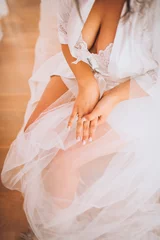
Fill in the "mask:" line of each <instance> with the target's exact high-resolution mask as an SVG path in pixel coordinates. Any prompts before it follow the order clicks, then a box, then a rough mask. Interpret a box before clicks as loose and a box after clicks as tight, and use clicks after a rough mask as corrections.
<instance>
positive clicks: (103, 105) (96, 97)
mask: <svg viewBox="0 0 160 240" xmlns="http://www.w3.org/2000/svg"><path fill="white" fill-rule="evenodd" d="M117 102H118V101H117V97H115V96H113V94H112V91H110V90H109V91H107V92H105V93H104V94H103V96H102V98H101V99H100V91H99V86H98V83H97V81H95V82H92V83H91V84H89V85H88V86H85V87H79V93H78V96H77V98H76V100H75V103H74V107H73V111H72V114H71V116H70V119H69V122H68V128H69V129H70V128H71V127H72V125H73V121H74V120H75V118H76V117H77V125H76V139H77V141H78V142H79V141H82V142H83V145H85V144H86V143H87V141H89V142H91V141H92V140H93V139H94V135H95V131H96V128H97V126H98V125H100V124H102V123H104V122H105V121H106V119H107V116H108V115H109V113H110V112H111V111H112V109H113V108H114V106H115V105H116V104H117Z"/></svg>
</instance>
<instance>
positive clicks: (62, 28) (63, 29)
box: [58, 22, 67, 35]
mask: <svg viewBox="0 0 160 240" xmlns="http://www.w3.org/2000/svg"><path fill="white" fill-rule="evenodd" d="M66 25H67V24H66V23H64V22H58V30H59V31H60V32H61V33H63V34H65V35H67V31H66Z"/></svg>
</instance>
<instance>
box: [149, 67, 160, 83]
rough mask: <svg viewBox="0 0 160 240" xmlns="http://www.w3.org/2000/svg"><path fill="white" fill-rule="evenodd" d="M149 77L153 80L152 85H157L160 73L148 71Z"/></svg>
mask: <svg viewBox="0 0 160 240" xmlns="http://www.w3.org/2000/svg"><path fill="white" fill-rule="evenodd" d="M148 74H149V76H150V77H151V78H152V83H153V84H156V83H157V79H158V75H159V72H157V71H155V70H150V71H148Z"/></svg>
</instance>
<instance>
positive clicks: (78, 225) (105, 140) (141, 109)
mask: <svg viewBox="0 0 160 240" xmlns="http://www.w3.org/2000/svg"><path fill="white" fill-rule="evenodd" d="M65 2H67V5H66V6H67V7H68V6H69V2H71V0H61V1H59V4H61V3H63V6H64V11H67V8H66V6H65V4H64V3H65ZM80 2H81V3H82V6H83V7H82V17H84V19H86V17H87V16H88V13H89V11H90V9H91V7H92V4H93V2H94V1H93V0H88V1H80ZM132 3H135V1H132ZM83 4H84V5H83ZM148 4H149V1H148ZM137 5H138V3H137ZM71 6H72V5H71ZM124 8H125V5H124ZM71 9H72V11H70V10H71ZM71 9H70V10H69V11H68V12H71V15H70V16H69V18H72V17H74V21H73V19H71V20H68V23H67V24H68V25H67V27H66V22H65V24H64V22H63V21H62V20H63V19H62V18H61V14H60V15H59V16H60V17H59V22H58V26H59V39H60V42H61V43H66V42H67V43H68V44H69V47H70V50H71V53H72V54H73V55H74V56H75V57H76V58H77V61H76V62H78V61H80V60H82V61H85V62H86V63H88V64H89V65H90V66H91V67H92V69H93V70H94V74H95V77H96V79H97V81H98V83H99V87H100V91H101V95H102V93H103V92H104V91H105V90H107V89H111V88H113V87H114V86H116V85H118V84H119V83H120V82H123V81H124V80H125V78H126V77H127V76H130V77H131V87H130V98H129V99H128V100H126V101H123V102H121V103H119V104H118V105H117V106H116V107H115V108H114V109H113V111H112V112H111V113H110V115H109V116H108V118H107V120H106V123H104V124H103V125H101V126H99V127H98V129H97V132H96V137H95V139H94V141H93V142H91V143H87V144H86V145H85V146H83V145H82V144H81V143H77V142H76V140H75V126H76V123H74V126H73V127H72V129H71V130H70V131H68V130H67V122H68V119H69V116H70V114H71V111H72V108H73V104H74V99H75V97H76V95H77V82H76V79H75V76H74V74H73V73H72V72H71V70H70V68H69V67H68V65H67V62H66V60H65V58H64V56H63V54H62V52H59V53H57V54H55V55H54V56H52V57H50V58H49V59H48V60H46V61H45V62H44V63H43V64H42V65H41V66H40V67H39V68H38V69H37V70H36V71H35V72H34V73H33V75H32V76H31V78H30V80H29V85H30V89H31V99H30V101H29V103H28V107H27V110H26V114H25V120H24V124H23V126H22V128H21V130H20V132H19V134H18V136H17V138H16V139H15V141H14V142H13V143H12V145H11V147H10V150H9V152H8V155H7V157H6V159H5V163H4V167H3V170H2V173H1V178H2V182H3V184H4V185H5V186H6V187H7V188H9V189H11V190H18V191H20V192H21V193H22V194H23V196H24V205H23V206H24V211H25V213H26V216H27V219H28V222H29V224H30V226H31V228H32V229H33V231H34V233H35V235H36V236H37V238H38V239H39V240H53V239H54V240H82V239H84V240H160V148H159V142H160V126H159V123H160V107H159V103H160V101H159V100H160V80H159V79H160V74H159V66H160V54H159V52H158V51H157V50H159V49H157V46H158V44H159V40H160V35H159V33H160V30H159V21H158V20H159V13H160V12H159V10H160V2H159V0H153V1H152V4H151V5H148V7H147V6H146V11H147V14H148V15H147V14H145V21H143V20H144V19H142V22H139V21H140V19H139V18H138V17H139V14H137V15H136V13H135V14H133V15H131V21H129V22H128V23H127V24H126V25H122V24H121V23H119V26H118V30H117V35H116V39H115V41H114V43H111V44H110V45H109V46H107V47H106V49H105V50H103V51H100V52H98V54H92V53H90V52H89V51H88V49H87V45H86V43H85V41H84V40H83V37H82V35H81V34H79V33H80V29H81V27H79V28H78V30H79V33H78V35H77V32H76V34H75V33H74V34H73V36H72V38H70V39H71V40H70V39H69V37H70V34H69V32H70V31H73V28H74V27H75V28H74V29H77V26H79V25H77V24H78V23H79V19H78V15H77V16H76V17H75V9H74V7H73V6H72V8H71ZM86 9H87V10H86ZM83 11H84V12H83ZM123 11H124V9H123ZM83 13H84V15H83ZM135 15H136V16H135ZM153 15H154V20H153V19H152V18H153ZM65 16H68V15H67V14H66V15H65ZM146 19H147V21H146ZM151 19H152V22H151ZM60 20H61V21H60ZM137 21H138V22H139V25H137ZM131 23H132V25H131ZM146 23H148V25H147V24H146ZM69 24H70V26H69ZM72 24H73V25H74V26H73V25H72ZM153 24H154V26H153ZM60 26H61V27H60ZM64 26H65V27H64ZM124 26H125V27H124ZM146 26H147V27H146ZM62 27H63V31H62ZM131 27H132V28H131ZM130 28H131V35H128V34H127V32H126V29H130ZM66 29H67V35H68V38H66ZM137 29H138V31H137ZM142 29H143V31H142ZM123 31H124V32H125V33H124V32H123ZM142 32H143V34H144V35H143V36H142ZM122 33H123V34H122ZM151 33H152V34H151ZM150 34H151V35H150ZM75 36H76V37H75ZM73 39H74V40H75V39H76V41H75V42H74V40H73ZM73 42H74V44H72V43H73ZM123 43H125V44H123ZM142 43H143V44H142ZM76 62H75V64H76ZM113 70H114V71H113ZM51 75H60V76H61V78H62V80H63V81H64V83H65V84H66V85H67V86H68V88H69V90H68V91H67V92H66V93H65V94H63V95H62V96H61V97H60V98H59V99H58V100H57V101H56V102H55V103H53V104H51V105H50V106H49V107H48V108H47V109H46V110H45V111H44V112H43V113H42V114H41V115H40V116H39V118H38V119H37V120H36V121H35V122H34V123H33V124H31V125H30V126H29V128H28V129H27V131H26V132H25V133H24V126H25V124H26V122H27V119H28V118H29V116H30V115H31V113H32V111H33V110H34V108H35V107H36V104H37V102H38V101H39V99H40V97H41V95H42V93H43V91H44V89H45V87H46V85H47V83H48V81H49V79H50V76H51ZM137 86H140V87H141V89H143V91H140V88H137ZM142 92H143V93H142ZM144 93H145V94H144Z"/></svg>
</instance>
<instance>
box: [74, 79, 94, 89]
mask: <svg viewBox="0 0 160 240" xmlns="http://www.w3.org/2000/svg"><path fill="white" fill-rule="evenodd" d="M95 85H97V86H98V83H97V80H96V79H95V78H94V77H90V78H83V79H79V80H78V87H79V89H86V88H89V87H91V86H95Z"/></svg>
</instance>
